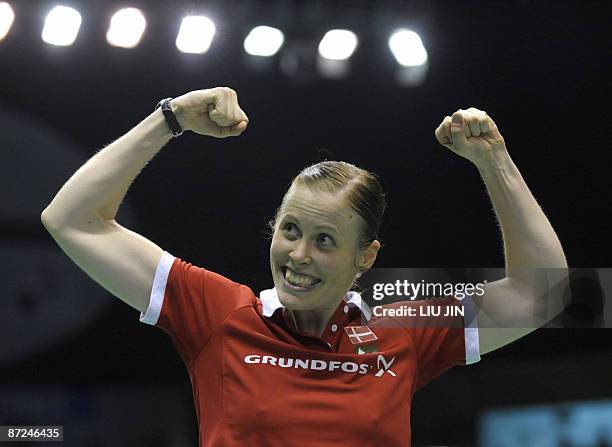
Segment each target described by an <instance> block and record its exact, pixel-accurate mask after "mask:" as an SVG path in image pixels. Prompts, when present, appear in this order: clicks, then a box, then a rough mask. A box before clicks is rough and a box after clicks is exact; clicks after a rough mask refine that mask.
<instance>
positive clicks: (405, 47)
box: [389, 29, 427, 67]
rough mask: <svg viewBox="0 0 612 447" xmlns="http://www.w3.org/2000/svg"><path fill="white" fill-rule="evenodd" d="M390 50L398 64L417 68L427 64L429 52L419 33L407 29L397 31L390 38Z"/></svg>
mask: <svg viewBox="0 0 612 447" xmlns="http://www.w3.org/2000/svg"><path fill="white" fill-rule="evenodd" d="M389 49H390V50H391V52H392V53H393V56H395V60H397V62H398V64H400V65H402V66H404V67H415V66H419V65H424V64H425V63H426V62H427V50H425V47H424V46H423V41H421V38H420V37H419V35H418V34H417V33H415V32H414V31H410V30H407V29H400V30H397V31H395V32H394V33H393V34H392V35H391V37H390V38H389Z"/></svg>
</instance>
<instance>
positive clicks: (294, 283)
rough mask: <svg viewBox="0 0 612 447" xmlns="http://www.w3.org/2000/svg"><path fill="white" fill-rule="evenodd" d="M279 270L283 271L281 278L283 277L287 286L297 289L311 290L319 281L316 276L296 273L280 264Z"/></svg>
mask: <svg viewBox="0 0 612 447" xmlns="http://www.w3.org/2000/svg"><path fill="white" fill-rule="evenodd" d="M281 271H282V273H283V278H284V279H285V284H287V286H289V288H291V289H293V290H298V291H308V290H312V289H313V288H315V287H316V286H317V284H319V283H320V282H321V279H319V278H316V277H314V276H310V275H304V274H300V273H296V272H294V271H293V270H291V269H290V268H288V267H285V266H282V267H281Z"/></svg>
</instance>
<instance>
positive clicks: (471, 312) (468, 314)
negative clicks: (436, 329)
mask: <svg viewBox="0 0 612 447" xmlns="http://www.w3.org/2000/svg"><path fill="white" fill-rule="evenodd" d="M462 303H463V309H464V310H465V315H464V316H463V321H464V322H466V323H467V325H466V326H465V328H464V329H463V331H464V334H465V364H466V365H470V364H472V363H476V362H479V361H480V343H479V338H478V319H477V317H476V308H475V306H474V302H473V301H472V299H471V298H470V297H466V298H464V299H463V300H462Z"/></svg>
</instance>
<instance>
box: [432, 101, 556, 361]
mask: <svg viewBox="0 0 612 447" xmlns="http://www.w3.org/2000/svg"><path fill="white" fill-rule="evenodd" d="M435 133H436V138H437V139H438V141H439V142H440V143H441V144H442V145H444V146H446V147H447V148H449V149H451V150H452V151H453V152H455V153H457V154H459V155H461V156H462V157H465V158H467V159H468V160H470V161H471V162H472V163H473V164H474V165H475V166H476V167H477V168H478V171H479V172H480V175H481V177H482V179H483V181H484V183H485V185H486V187H487V191H488V193H489V196H490V198H491V202H492V203H493V207H494V209H495V214H496V215H497V219H498V220H499V223H500V226H501V229H502V234H503V238H504V253H505V261H506V277H505V278H504V279H502V280H499V281H495V282H491V283H488V284H487V285H486V287H485V294H484V295H483V296H482V297H478V296H474V301H475V303H476V305H477V308H478V313H477V318H478V325H479V327H480V329H479V335H480V353H481V354H485V353H487V352H490V351H492V350H494V349H497V348H499V347H501V346H504V345H506V344H508V343H510V342H512V341H513V340H516V339H517V338H520V337H522V336H524V335H526V334H528V333H529V332H531V331H533V330H534V329H536V328H537V327H539V326H541V325H543V324H545V323H547V322H548V321H550V320H551V319H552V318H554V317H555V316H556V315H557V314H558V313H559V312H561V310H562V309H563V300H562V298H563V293H562V291H563V290H564V286H565V285H566V282H567V262H566V260H565V255H564V253H563V249H562V247H561V243H560V242H559V239H558V238H557V235H556V233H555V231H554V229H553V228H552V226H551V224H550V222H549V221H548V219H547V218H546V216H545V215H544V213H543V212H542V210H541V208H540V207H539V206H538V204H537V202H536V200H535V199H534V197H533V195H532V194H531V192H530V191H529V188H528V187H527V184H526V183H525V181H524V180H523V177H522V176H521V173H520V172H519V170H518V168H517V167H516V165H515V164H514V162H513V161H512V159H511V158H510V155H509V154H508V151H507V150H506V144H505V141H504V139H503V137H502V136H501V134H500V133H499V130H498V128H497V125H496V124H495V122H494V121H493V120H492V119H491V117H490V116H488V115H487V114H486V112H483V111H481V110H478V109H476V108H473V107H472V108H469V109H467V110H461V109H460V110H458V111H457V112H455V113H454V114H453V116H452V119H451V117H450V116H447V117H446V118H445V119H444V120H443V121H442V124H440V126H439V127H438V128H437V129H436V132H435Z"/></svg>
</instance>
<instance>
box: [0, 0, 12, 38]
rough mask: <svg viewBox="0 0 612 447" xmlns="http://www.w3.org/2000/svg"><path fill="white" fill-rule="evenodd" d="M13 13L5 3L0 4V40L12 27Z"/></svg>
mask: <svg viewBox="0 0 612 447" xmlns="http://www.w3.org/2000/svg"><path fill="white" fill-rule="evenodd" d="M13 20H15V13H14V12H13V8H11V5H9V4H8V3H7V2H1V3H0V40H2V39H4V38H5V37H6V35H7V34H8V32H9V31H10V29H11V26H13Z"/></svg>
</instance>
